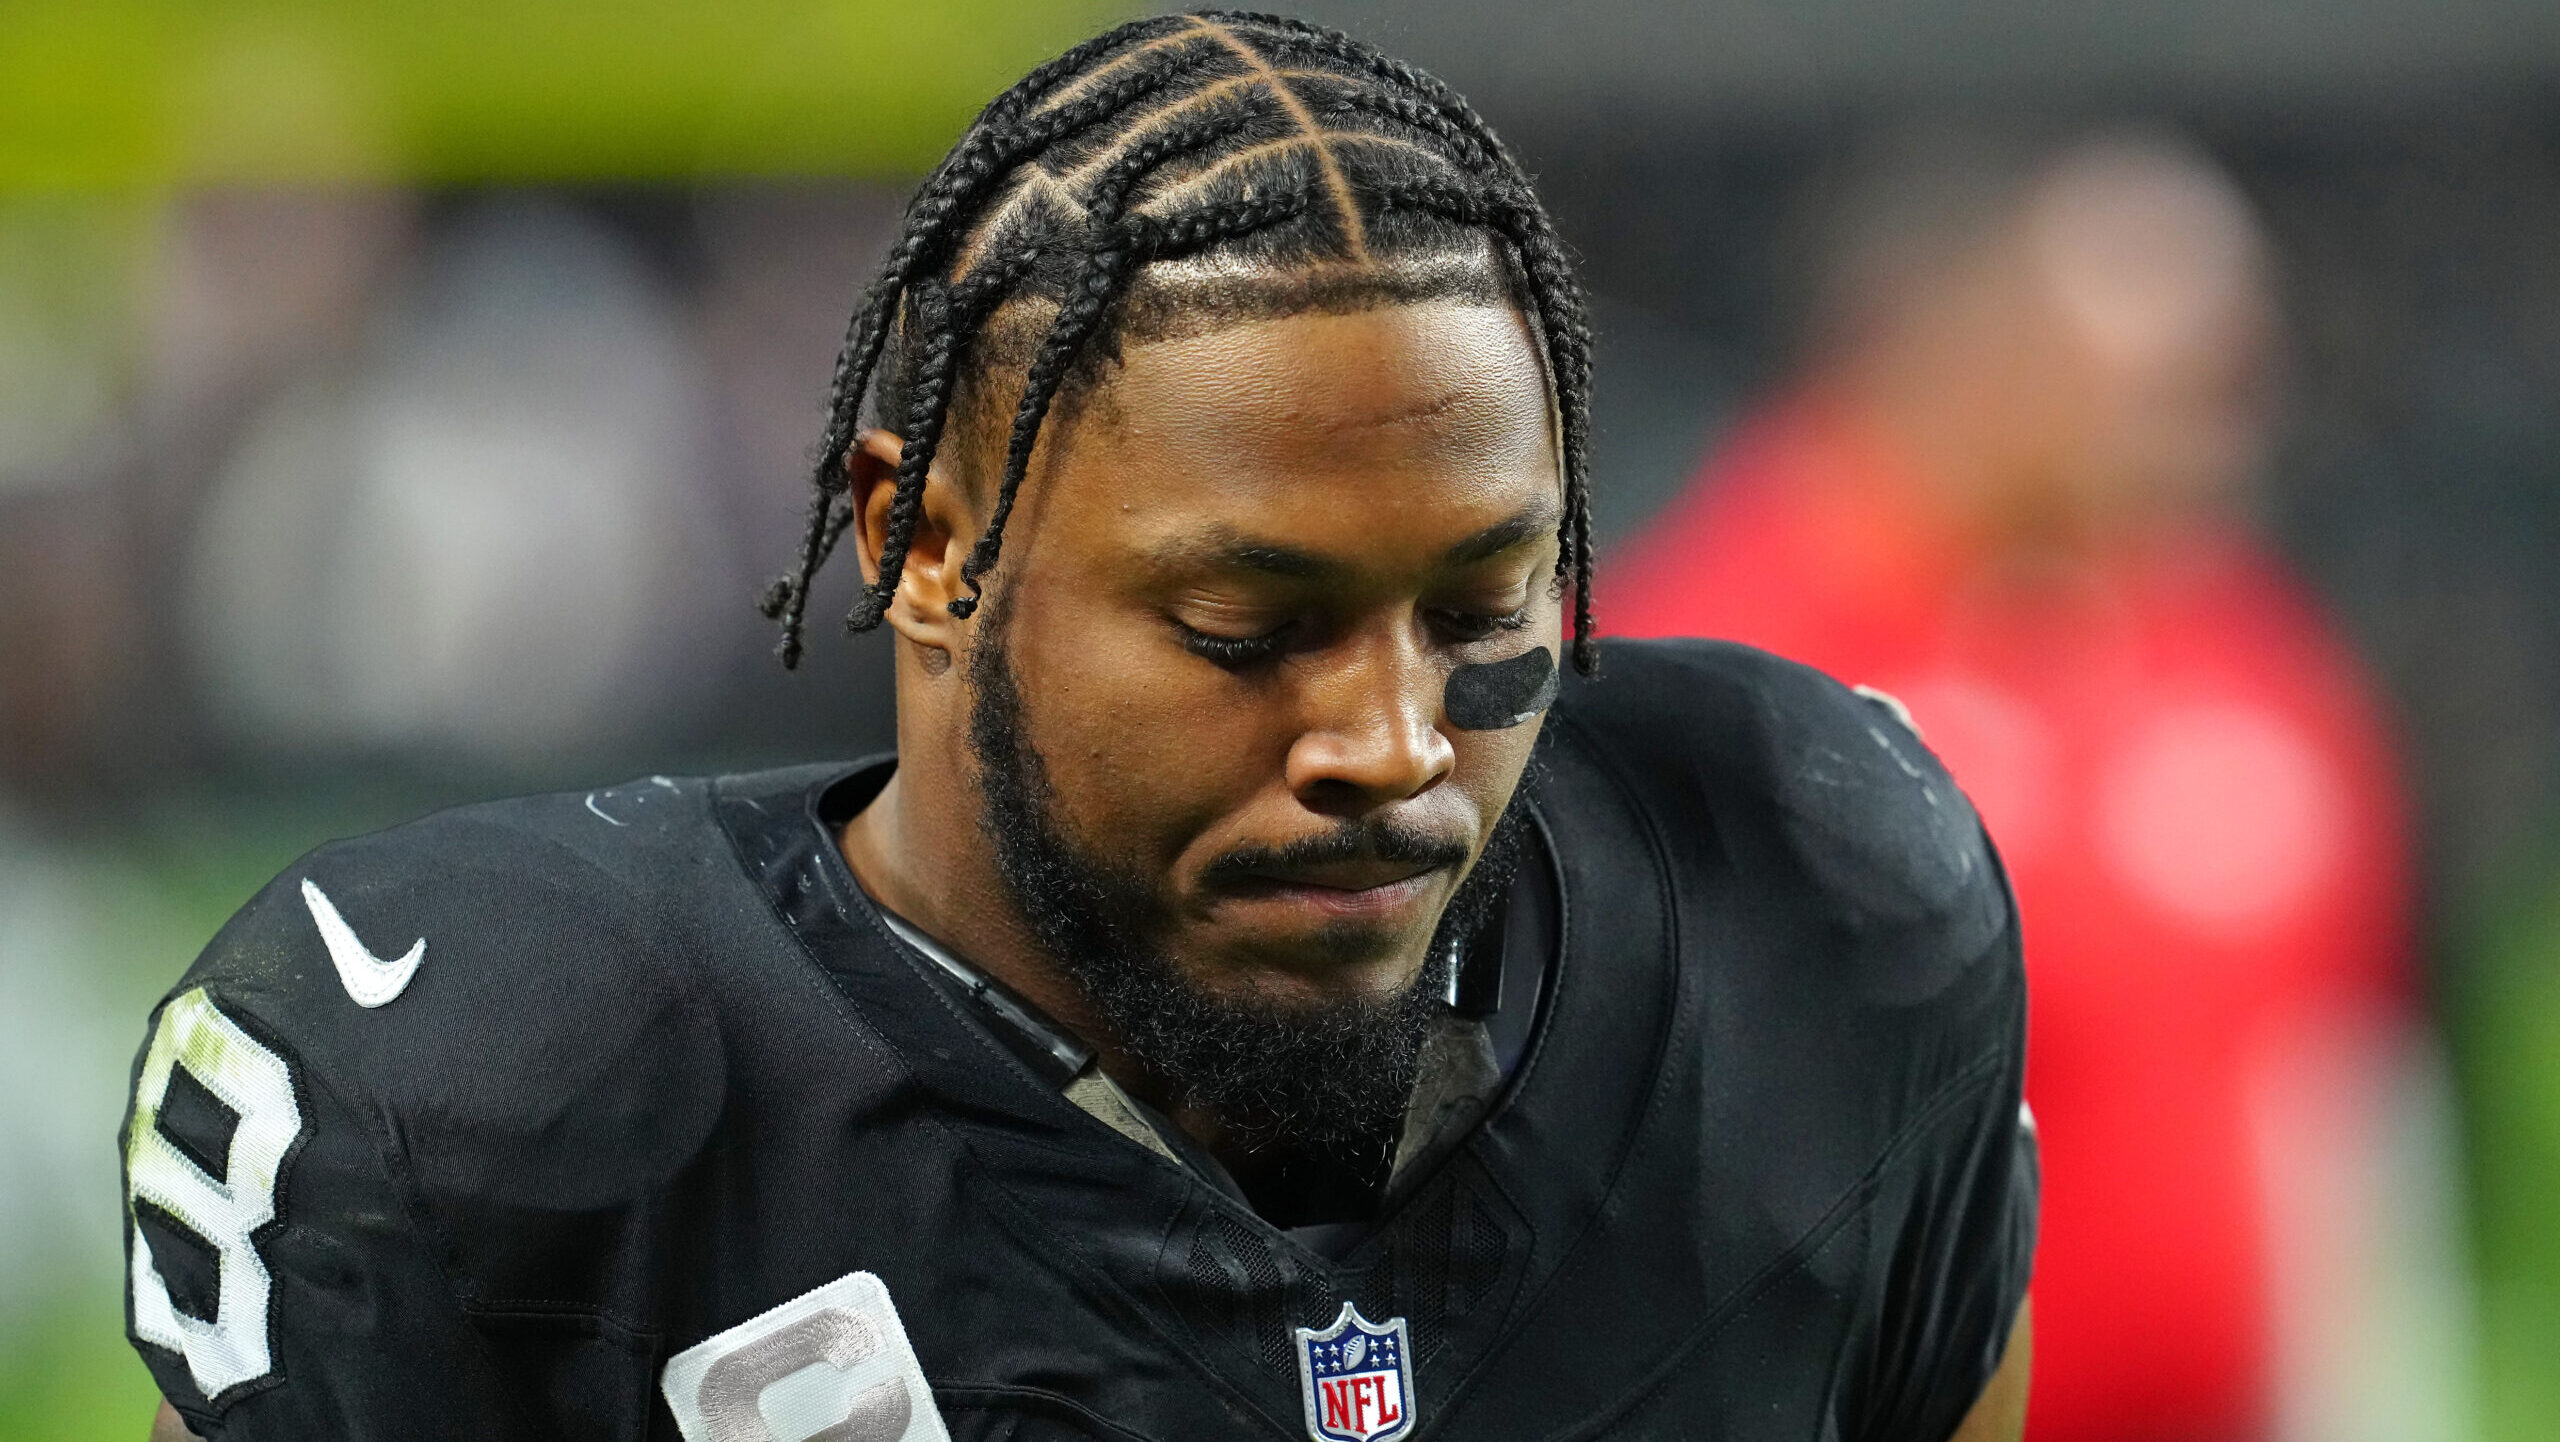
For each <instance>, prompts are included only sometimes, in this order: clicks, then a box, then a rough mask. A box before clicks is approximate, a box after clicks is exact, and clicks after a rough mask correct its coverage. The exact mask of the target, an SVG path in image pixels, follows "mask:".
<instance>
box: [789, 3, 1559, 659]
mask: <svg viewBox="0 0 2560 1442" xmlns="http://www.w3.org/2000/svg"><path fill="white" fill-rule="evenodd" d="M1443 297H1464V298H1467V299H1472V300H1480V301H1493V300H1507V301H1509V302H1510V303H1513V304H1516V305H1518V306H1519V307H1520V308H1521V310H1522V311H1523V312H1524V313H1525V314H1526V315H1527V317H1528V318H1529V320H1530V322H1531V324H1532V326H1533V328H1534V330H1535V331H1536V333H1537V336H1538V340H1539V343H1540V345H1541V347H1542V348H1543V351H1544V359H1545V362H1546V370H1547V376H1548V380H1549V384H1550V385H1551V386H1552V387H1553V390H1554V399H1555V406H1556V414H1557V422H1558V431H1559V442H1560V447H1561V451H1562V462H1563V472H1564V477H1563V479H1564V510H1563V518H1562V520H1561V522H1560V523H1559V527H1558V537H1557V540H1558V549H1557V556H1556V579H1557V581H1558V583H1559V584H1561V585H1565V586H1568V587H1569V588H1570V590H1571V593H1572V600H1573V637H1574V639H1573V661H1574V665H1575V666H1576V668H1577V669H1579V670H1581V671H1583V672H1584V673H1586V674H1588V673H1589V672H1590V671H1592V670H1593V669H1594V666H1595V664H1596V661H1597V652H1596V649H1595V647H1594V645H1593V641H1592V626H1591V516H1590V496H1589V475H1588V471H1589V464H1588V450H1589V434H1590V375H1591V336H1590V330H1589V328H1588V325H1587V323H1586V321H1585V319H1584V311H1583V301H1582V292H1581V288H1580V286H1579V284H1578V283H1577V282H1576V280H1575V278H1574V274H1573V268H1572V263H1571V261H1570V259H1569V258H1568V256H1567V255H1566V252H1565V249H1564V247H1563V245H1562V243H1561V242H1559V241H1558V240H1557V238H1556V234H1555V229H1554V226H1553V225H1552V224H1551V223H1550V222H1549V221H1548V219H1547V215H1546V211H1545V209H1544V208H1543V207H1541V206H1540V205H1539V203H1538V198H1537V195H1536V193H1535V192H1534V191H1533V190H1532V189H1531V187H1530V184H1529V180H1528V177H1527V176H1526V175H1525V174H1524V173H1523V172H1522V170H1521V169H1520V166H1519V163H1518V162H1517V161H1515V160H1513V159H1512V157H1511V154H1510V152H1509V151H1507V150H1505V149H1504V148H1503V145H1502V142H1501V141H1500V140H1498V139H1496V138H1495V136H1494V134H1493V132H1492V130H1491V129H1489V128H1488V127H1487V126H1486V125H1485V123H1484V121H1483V120H1482V119H1480V118H1479V117H1478V116H1477V115H1476V113H1475V111H1474V110H1473V109H1471V108H1470V107H1469V106H1468V105H1467V102H1466V101H1465V100H1463V99H1461V98H1460V97H1459V96H1458V95H1457V94H1456V92H1454V91H1452V90H1450V89H1449V88H1448V87H1447V86H1446V85H1443V84H1442V83H1441V82H1440V81H1438V80H1436V79H1434V78H1433V77H1431V76H1429V75H1427V74H1425V73H1423V72H1422V71H1420V70H1417V69H1415V68H1413V67H1412V66H1409V65H1406V64H1405V63H1403V62H1402V61H1399V60H1395V59H1392V58H1390V57H1388V56H1386V55H1383V54H1380V53H1379V52H1378V51H1376V50H1373V49H1371V48H1370V47H1368V46H1366V45H1363V44H1361V43H1360V42H1358V41H1356V40H1353V39H1351V38H1350V37H1348V36H1346V35H1342V34H1339V33H1337V32H1335V31H1331V30H1326V29H1323V28H1321V27H1318V26H1314V25H1309V24H1305V23H1303V22H1301V21H1296V20H1289V19H1283V18H1279V17H1276V16H1269V15H1252V14H1240V13H1231V12H1224V11H1212V12H1205V13H1200V14H1190V15H1169V16H1163V17H1159V18H1155V19H1149V20H1141V21H1138V22H1135V23H1133V24H1129V25H1124V26H1122V27H1120V28H1119V29H1116V30H1113V31H1111V32H1110V33H1108V34H1105V35H1102V36H1099V37H1097V38H1095V39H1093V40H1090V41H1087V42H1086V43H1084V44H1082V45H1079V46H1077V47H1076V48H1074V49H1073V50H1070V51H1068V52H1067V53H1066V54H1064V55H1061V56H1059V57H1058V58H1057V59H1055V60H1052V61H1050V62H1049V63H1047V64H1045V65H1042V66H1041V67H1039V68H1038V69H1036V70H1034V71H1032V72H1031V73H1030V74H1029V75H1027V76H1025V77H1023V79H1022V80H1021V81H1020V83H1018V84H1016V85H1015V86H1014V87H1013V88H1012V89H1010V90H1008V91H1006V92H1005V93H1004V94H1002V95H1000V96H998V97H996V99H995V100H994V101H993V102H992V103H990V104H989V105H988V106H987V108H986V109H985V110H984V111H983V112H981V113H980V114H979V116H978V119H977V121H976V122H975V123H974V124H973V125H971V126H970V128H969V130H968V132H967V133H966V134H965V135H963V136H962V137H961V139H960V141H959V143H958V144H957V145H956V146H954V147H953V149H952V151H951V153H950V154H949V155H948V156H946V157H945V158H944V159H943V162H942V164H941V165H940V166H939V167H938V168H937V169H936V170H935V171H934V173H933V174H932V176H931V177H930V178H929V179H927V180H926V182H925V183H924V186H923V188H922V189H921V190H919V191H918V192H917V193H916V195H915V197H914V199H913V200H912V201H910V202H909V204H908V206H907V212H906V221H905V225H904V228H903V230H902V231H901V233H900V236H899V238H898V241H897V243H896V244H895V245H894V246H893V247H892V248H891V250H890V252H889V256H888V258H887V260H886V261H885V262H884V263H883V264H882V266H881V268H880V272H879V275H878V278H877V279H875V280H874V281H873V282H872V283H871V286H870V289H869V290H868V291H867V292H866V293H865V294H864V296H863V298H862V303H861V305H860V307H859V308H858V309H857V310H856V311H855V312H854V315H853V320H852V324H851V326H850V328H849V330H848V333H847V335H846V337H845V343H844V349H843V350H842V351H841V352H840V353H839V354H838V356H837V358H836V366H835V378H834V385H833V391H832V395H831V397H830V400H829V405H828V418H827V427H826V430H825V432H824V434H823V435H822V436H821V438H820V440H819V443H818V447H817V458H816V464H815V466H814V468H813V470H812V473H811V481H812V485H813V488H814V491H815V494H814V495H813V496H812V498H811V502H810V507H809V518H808V524H807V527H806V529H805V530H804V532H803V534H802V538H801V546H800V554H799V558H798V563H797V565H796V567H795V569H794V570H793V571H792V573H791V574H789V575H786V576H784V577H782V578H781V579H779V580H777V581H775V582H774V583H773V585H772V586H771V587H769V588H768V589H767V590H766V592H765V595H764V599H763V603H762V604H763V610H764V613H765V615H767V616H768V617H770V618H772V619H775V620H777V621H779V622H781V624H782V642H781V646H780V654H781V657H782V663H783V665H785V666H796V665H797V664H798V663H799V659H800V653H801V641H802V632H803V625H804V620H805V616H806V612H807V608H808V602H809V593H810V587H811V583H812V582H813V580H814V579H815V577H816V575H817V573H818V571H819V569H820V568H821V567H823V566H824V565H825V564H826V562H827V558H828V557H829V556H830V555H831V554H832V553H833V552H834V550H835V547H836V543H837V542H838V541H839V540H840V539H841V538H842V536H843V534H844V532H845V530H846V528H847V527H849V526H850V525H851V524H852V523H853V521H854V519H855V503H854V500H853V497H852V494H851V482H850V479H849V477H848V476H847V474H846V470H845V461H846V457H847V455H848V453H849V452H850V451H851V449H852V448H853V445H854V441H855V437H856V435H857V433H858V428H859V425H860V421H861V417H862V414H863V411H864V405H865V401H866V399H868V401H869V402H870V405H871V409H872V414H874V415H875V416H876V417H877V418H878V420H879V423H880V424H882V425H886V426H894V427H895V428H897V430H898V431H899V433H900V435H902V436H903V437H904V442H905V444H904V449H903V450H902V451H901V453H900V455H899V459H898V470H897V480H896V486H895V490H894V493H893V495H892V498H891V502H890V508H889V515H888V522H887V529H886V533H885V535H884V537H883V545H882V547H881V555H880V576H879V579H878V581H876V582H874V583H871V584H869V585H866V586H865V587H864V588H863V589H862V593H861V594H860V596H859V597H858V598H857V599H856V600H855V602H854V606H853V610H852V612H851V614H849V615H848V616H847V617H846V618H845V624H846V627H847V629H849V630H852V631H866V630H870V629H872V628H873V627H876V626H878V625H879V624H880V622H881V620H882V618H883V617H884V616H885V615H886V614H887V612H888V608H889V604H890V601H891V599H892V598H893V597H894V596H895V595H896V594H897V589H898V581H899V576H900V574H901V572H902V570H903V568H904V566H905V562H906V557H907V551H908V548H909V546H910V545H911V544H912V543H913V541H914V538H915V531H916V525H917V519H918V515H919V513H920V512H921V510H922V505H923V497H924V486H925V476H926V473H927V471H928V470H929V469H930V468H931V466H932V464H933V460H934V457H935V456H936V454H938V453H939V452H940V449H941V446H942V442H943V437H944V434H945V432H946V430H947V429H948V422H949V421H950V418H951V415H952V413H953V411H954V410H955V409H959V410H961V411H963V413H964V414H967V413H969V412H971V411H973V410H974V409H975V408H976V406H977V405H978V404H980V403H981V402H982V401H983V400H984V399H985V397H984V396H983V395H982V394H981V391H982V389H983V388H984V386H985V383H986V382H987V381H988V380H989V379H991V378H992V377H994V376H996V375H1000V374H1001V375H1007V376H1009V375H1011V374H1012V373H1013V372H1014V371H1016V370H1019V371H1020V372H1021V373H1022V376H1023V385H1022V390H1021V393H1020V396H1019V397H1018V399H1017V400H1016V401H1015V404H1014V407H1013V416H1012V424H1011V426H1010V428H1009V430H1008V431H1007V432H1006V444H1005V451H1004V465H1003V470H1002V472H1001V478H1000V479H999V480H998V482H997V484H996V488H995V493H994V504H993V507H992V509H991V511H990V512H989V515H988V519H987V524H986V528H985V530H984V532H983V533H982V534H981V535H980V536H979V537H978V539H977V542H976V544H975V545H974V546H973V548H972V549H971V551H970V554H969V556H968V558H967V559H966V560H965V561H964V562H963V563H962V566H961V573H960V574H961V579H962V580H963V582H964V583H965V584H966V585H967V587H968V590H969V594H967V595H965V596H961V597H958V598H956V599H954V600H953V601H951V602H950V603H949V604H950V610H951V613H952V614H953V615H954V616H961V617H966V616H968V615H970V614H971V613H972V612H974V611H975V610H976V608H977V605H978V601H979V598H980V596H981V594H982V592H983V582H984V578H985V576H986V574H987V573H988V571H990V570H991V569H993V568H994V566H995V564H996V561H997V558H998V556H999V554H1000V553H1001V551H1002V548H1003V545H1004V533H1005V524H1006V522H1007V521H1008V519H1010V517H1011V516H1012V513H1013V505H1014V499H1015V496H1016V495H1017V494H1018V493H1019V491H1020V489H1021V486H1022V480H1023V476H1024V474H1025V472H1026V471H1027V470H1028V469H1029V467H1030V463H1031V457H1032V452H1033V450H1034V448H1035V447H1036V445H1037V443H1038V441H1039V437H1040V428H1041V424H1042V422H1043V421H1044V420H1045V419H1046V418H1047V416H1048V415H1049V412H1050V411H1051V409H1052V408H1053V407H1054V406H1056V405H1058V404H1059V403H1060V402H1061V399H1062V393H1063V394H1065V395H1066V396H1067V397H1068V398H1071V397H1072V393H1073V391H1074V389H1075V388H1076V387H1077V386H1079V385H1083V384H1089V383H1090V379H1091V377H1092V376H1093V375H1094V374H1095V367H1096V365H1097V364H1098V360H1099V358H1102V357H1107V356H1111V355H1116V354H1117V348H1118V346H1119V344H1120V343H1121V342H1122V341H1124V340H1145V339H1159V338H1164V337H1167V336H1171V335H1176V334H1185V333H1197V332H1198V331H1199V330H1201V329H1203V328H1206V327H1209V326H1214V325H1219V324H1226V323H1232V322H1234V321H1237V320H1244V319H1254V318H1262V317H1270V316H1279V315H1287V314H1294V313H1301V312H1306V311H1313V310H1336V311H1344V310H1353V309H1358V308H1362V307H1365V306H1373V305H1377V304H1381V303H1393V302H1402V301H1415V300H1424V299H1433V298H1443Z"/></svg>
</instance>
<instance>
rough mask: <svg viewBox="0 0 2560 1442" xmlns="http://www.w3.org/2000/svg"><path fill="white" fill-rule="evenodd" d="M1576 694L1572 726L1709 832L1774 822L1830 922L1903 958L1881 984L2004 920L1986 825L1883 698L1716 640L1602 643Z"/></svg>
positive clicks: (1925, 967) (2005, 908) (1973, 945)
mask: <svg viewBox="0 0 2560 1442" xmlns="http://www.w3.org/2000/svg"><path fill="white" fill-rule="evenodd" d="M1571 691H1572V694H1571V698H1570V702H1569V707H1570V712H1569V714H1570V715H1571V716H1572V718H1573V719H1574V721H1575V722H1576V723H1577V724H1578V725H1580V726H1581V727H1583V728H1584V729H1586V730H1588V731H1591V732H1593V733H1594V734H1596V735H1598V736H1601V737H1605V738H1606V739H1607V743H1608V746H1609V749H1610V750H1611V752H1612V754H1613V755H1617V756H1622V757H1625V756H1634V757H1650V758H1652V759H1651V761H1650V763H1649V766H1648V769H1650V770H1654V771H1656V772H1658V773H1668V775H1666V776H1664V778H1663V779H1666V780H1667V779H1669V776H1678V777H1680V778H1681V779H1682V781H1683V783H1685V785H1687V786H1689V787H1694V790H1693V792H1692V795H1693V796H1694V798H1695V799H1696V800H1698V801H1701V802H1703V803H1704V804H1705V807H1706V809H1707V812H1708V813H1709V814H1710V815H1716V814H1718V813H1721V814H1722V815H1721V817H1720V819H1719V821H1718V824H1719V825H1724V824H1730V823H1731V821H1732V819H1733V818H1734V817H1735V816H1736V815H1749V814H1751V813H1754V812H1756V813H1759V814H1761V815H1763V816H1766V817H1767V818H1768V819H1769V820H1770V821H1772V822H1774V824H1775V829H1776V831H1777V832H1778V837H1779V839H1780V840H1781V842H1782V844H1783V846H1784V849H1785V850H1786V852H1787V853H1788V854H1790V855H1791V856H1792V857H1793V858H1794V859H1795V861H1796V863H1797V864H1798V865H1799V866H1800V867H1801V869H1802V870H1803V872H1804V873H1805V875H1806V877H1807V879H1808V880H1809V881H1811V882H1812V883H1813V885H1814V886H1815V887H1816V888H1817V889H1818V890H1819V891H1820V892H1821V893H1822V894H1824V895H1825V896H1826V897H1827V898H1828V900H1829V902H1830V904H1831V905H1832V906H1833V907H1834V908H1835V912H1836V915H1837V916H1838V918H1839V919H1840V921H1841V922H1842V923H1844V924H1845V925H1846V926H1847V927H1848V928H1849V929H1850V930H1852V931H1853V932H1856V933H1858V934H1860V936H1861V937H1862V939H1865V940H1870V941H1874V942H1878V943H1883V944H1884V948H1885V949H1886V950H1888V951H1890V952H1892V953H1894V954H1896V955H1899V956H1900V957H1902V958H1903V961H1902V964H1901V965H1900V966H1899V967H1898V968H1896V971H1897V973H1898V975H1899V977H1900V980H1898V981H1892V982H1886V989H1887V990H1890V991H1902V990H1904V989H1905V988H1906V987H1908V988H1915V989H1916V990H1917V991H1918V992H1920V993H1922V994H1925V993H1926V992H1928V991H1930V990H1933V989H1934V987H1935V984H1936V982H1937V981H1939V980H1943V978H1944V971H1945V969H1946V968H1953V967H1961V966H1962V965H1964V964H1965V963H1967V962H1969V961H1971V960H1973V959H1975V958H1977V957H1978V956H1980V955H1981V953H1982V952H1983V951H1984V949H1985V948H1987V947H1988V946H1989V945H1990V944H1991V943H1992V942H1993V941H1994V940H1995V939H1996V938H1997V936H1998V935H1999V933H2000V931H2001V929H2002V928H2003V927H2005V926H2006V925H2007V923H2008V919H2009V902H2008V891H2007V884H2006V882H2005V880H2004V879H2003V878H2002V877H2001V875H2000V873H1999V868H1998V865H1997V863H1996V861H1995V860H1994V858H1993V854H1992V851H1991V848H1990V845H1989V843H1988V841H1987V839H1986V838H1985V836H1984V834H1983V829H1982V823H1981V820H1980V818H1978V817H1977V816H1976V815H1975V814H1974V810H1973V806H1972V804H1971V803H1970V802H1968V801H1967V800H1966V799H1965V796H1964V793H1963V792H1962V791H1960V790H1958V789H1957V787H1956V785H1955V782H1954V781H1953V779H1951V778H1950V777H1949V776H1948V775H1947V772H1946V769H1945V768H1944V767H1943V766H1941V765H1940V764H1939V763H1938V759H1937V757H1936V756H1934V755H1932V754H1931V753H1930V751H1929V749H1928V747H1926V746H1925V745H1923V744H1921V741H1920V738H1919V736H1918V734H1917V733H1916V732H1915V731H1914V730H1913V729H1912V727H1911V725H1910V722H1909V719H1908V717H1907V715H1905V714H1904V713H1903V712H1902V710H1901V708H1900V706H1899V705H1898V704H1895V703H1893V702H1892V701H1891V700H1890V698H1887V697H1882V696H1878V695H1868V694H1861V693H1859V692H1855V691H1852V690H1850V689H1849V688H1848V687H1846V686H1843V685H1841V684H1840V683H1839V682H1837V681H1834V680H1832V679H1831V678H1830V677H1828V676H1825V675H1823V674H1822V673H1821V672H1819V671H1816V670H1814V669H1813V668H1811V667H1809V666H1803V665H1799V664H1797V663H1795V662H1792V661H1787V660H1783V659H1781V658H1779V657H1777V656H1773V655H1770V654H1769V653H1767V652H1765V651H1759V650H1755V649H1753V648H1751V647H1748V646H1743V645H1738V644H1734V643H1731V642H1720V641H1639V642H1627V641H1619V642H1612V643H1610V644H1609V645H1608V646H1607V647H1606V648H1605V649H1604V651H1603V653H1602V663H1601V672H1600V674H1599V676H1597V677H1596V678H1594V679H1592V680H1590V681H1586V682H1583V683H1581V684H1580V685H1578V686H1575V687H1573V688H1571ZM1864 949H1865V948H1862V950H1864ZM1932 958H1934V959H1936V961H1937V962H1938V963H1939V964H1937V965H1932V964H1929V961H1930V959H1932ZM1878 980H1879V982H1885V981H1886V979H1885V978H1882V977H1879V978H1878Z"/></svg>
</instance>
